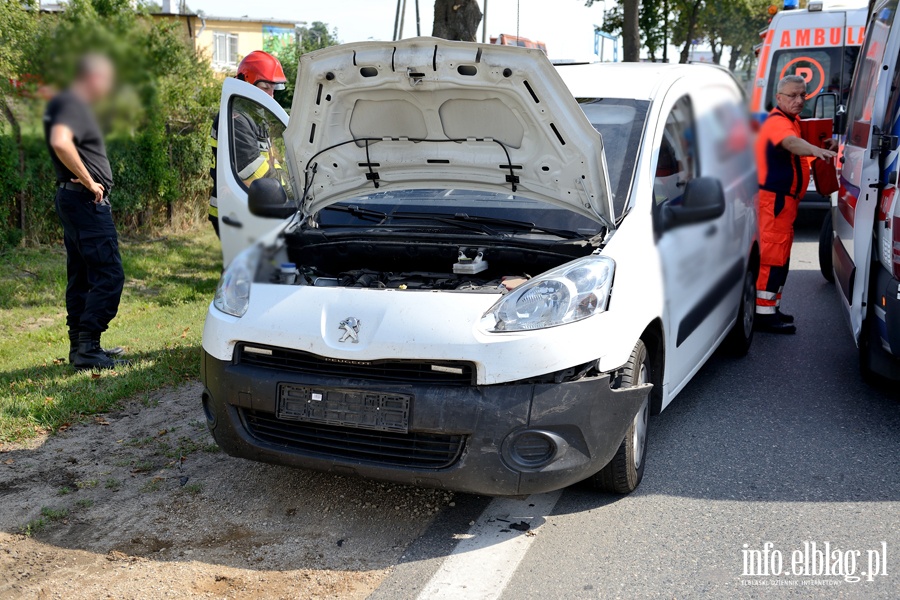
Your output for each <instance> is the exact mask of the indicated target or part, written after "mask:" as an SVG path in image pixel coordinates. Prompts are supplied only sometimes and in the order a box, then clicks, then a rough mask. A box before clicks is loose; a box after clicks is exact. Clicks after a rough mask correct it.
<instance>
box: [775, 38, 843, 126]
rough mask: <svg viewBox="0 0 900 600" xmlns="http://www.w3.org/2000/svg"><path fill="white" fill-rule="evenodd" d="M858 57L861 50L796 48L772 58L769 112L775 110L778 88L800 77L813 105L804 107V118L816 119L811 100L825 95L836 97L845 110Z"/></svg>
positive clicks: (802, 114) (781, 52)
mask: <svg viewBox="0 0 900 600" xmlns="http://www.w3.org/2000/svg"><path fill="white" fill-rule="evenodd" d="M858 56H859V46H842V47H841V46H838V47H834V48H797V49H792V50H779V51H777V52H775V54H774V55H773V56H772V68H771V69H769V82H768V86H767V91H768V93H767V94H766V95H767V97H766V111H767V112H768V111H770V110H772V109H773V108H775V92H776V88H777V87H778V82H779V81H780V80H781V79H782V78H783V77H784V76H785V75H800V76H801V77H803V79H805V80H806V82H807V86H806V89H807V94H809V96H810V101H808V102H807V103H806V106H804V107H803V112H802V113H801V114H800V116H801V117H803V118H807V117H811V116H813V115H812V112H813V104H814V103H813V101H812V97H813V96H815V95H817V94H820V93H822V92H833V93H835V94H837V95H838V104H843V105H845V106H846V104H847V98H848V96H849V95H850V81H851V79H852V78H853V67H854V66H855V65H856V58H857V57H858Z"/></svg>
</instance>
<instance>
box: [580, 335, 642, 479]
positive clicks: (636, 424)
mask: <svg viewBox="0 0 900 600" xmlns="http://www.w3.org/2000/svg"><path fill="white" fill-rule="evenodd" d="M651 381H652V378H651V376H650V355H649V353H648V352H647V346H645V345H644V342H643V341H642V340H638V343H637V344H636V345H635V347H634V350H632V351H631V357H630V358H629V359H628V362H627V363H626V364H625V368H624V369H623V370H622V385H621V387H636V386H639V385H643V384H645V383H650V382H651ZM649 417H650V398H649V394H648V397H647V398H646V399H644V403H643V404H642V405H641V408H640V410H638V412H637V414H636V415H635V416H634V420H633V421H632V422H631V425H630V426H629V427H628V431H626V432H625V439H623V440H622V443H621V444H620V445H619V449H618V450H617V451H616V455H615V456H613V458H612V460H611V461H609V464H607V465H606V466H605V467H603V469H601V470H600V472H599V473H597V474H596V475H594V476H592V477H591V479H590V483H591V485H592V486H593V487H594V488H595V489H599V490H603V491H604V492H612V493H615V494H630V493H631V492H633V491H634V490H635V489H636V488H637V486H638V484H640V482H641V479H642V478H643V477H644V465H645V464H646V462H647V421H648V419H649Z"/></svg>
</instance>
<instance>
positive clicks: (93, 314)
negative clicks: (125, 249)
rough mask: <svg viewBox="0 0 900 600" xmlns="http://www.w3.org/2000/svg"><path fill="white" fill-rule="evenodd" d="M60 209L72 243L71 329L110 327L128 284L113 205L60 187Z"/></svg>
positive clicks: (69, 267)
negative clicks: (113, 214)
mask: <svg viewBox="0 0 900 600" xmlns="http://www.w3.org/2000/svg"><path fill="white" fill-rule="evenodd" d="M56 214H57V215H59V220H60V221H61V222H62V226H63V231H64V233H65V235H64V239H65V243H66V257H67V263H66V267H67V271H68V278H69V282H68V285H67V286H66V311H67V313H68V317H67V318H66V324H67V325H68V326H69V330H70V331H71V330H76V331H84V332H90V333H101V332H103V331H106V328H107V327H108V326H109V322H110V321H111V320H112V319H113V317H115V316H116V312H118V310H119V299H120V298H121V297H122V287H123V285H124V284H125V271H124V270H123V269H122V258H121V257H120V256H119V241H118V236H117V234H116V226H115V225H114V224H113V220H112V212H111V210H110V206H109V204H108V203H106V202H104V203H102V204H95V203H94V195H93V194H90V193H86V192H78V191H73V190H67V189H64V188H59V189H58V190H57V192H56Z"/></svg>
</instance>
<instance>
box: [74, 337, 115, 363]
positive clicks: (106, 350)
mask: <svg viewBox="0 0 900 600" xmlns="http://www.w3.org/2000/svg"><path fill="white" fill-rule="evenodd" d="M101 350H102V351H103V353H104V354H105V355H106V356H108V357H109V358H116V357H117V356H122V355H123V354H125V348H123V347H121V346H116V347H115V348H101ZM76 354H78V332H77V331H69V364H70V365H74V364H75V355H76Z"/></svg>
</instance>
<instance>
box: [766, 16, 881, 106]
mask: <svg viewBox="0 0 900 600" xmlns="http://www.w3.org/2000/svg"><path fill="white" fill-rule="evenodd" d="M867 11H868V3H867V2H865V1H862V2H846V3H844V2H841V3H838V2H823V0H810V1H809V3H808V4H807V6H806V8H805V9H800V8H797V0H785V2H784V10H782V11H778V12H775V8H774V7H770V12H775V14H774V15H773V16H772V21H771V22H770V23H769V27H768V29H766V30H764V31H763V32H762V33H761V34H760V37H762V38H763V43H762V46H761V47H760V49H759V67H758V70H757V73H756V82H755V84H754V88H753V93H752V96H751V102H750V110H751V111H752V113H753V116H754V118H755V119H756V121H757V122H758V123H762V122H763V121H764V120H765V119H766V116H767V115H768V113H769V111H771V110H772V109H773V108H774V107H775V91H776V90H775V88H776V87H777V86H778V81H779V80H780V79H781V78H782V77H784V76H785V75H800V76H801V77H803V79H805V80H806V83H807V89H808V94H809V96H810V101H809V102H807V104H806V107H805V108H804V109H803V113H802V114H801V117H804V118H805V117H811V116H813V114H812V113H813V108H814V105H815V96H817V95H818V94H821V93H823V92H831V93H833V94H836V95H837V99H838V100H837V104H838V105H846V104H847V95H848V93H849V91H850V80H851V79H852V77H853V67H854V66H855V65H856V59H857V57H858V56H859V48H860V45H861V44H862V42H863V39H864V38H865V31H866V16H867ZM823 104H824V103H823ZM823 108H824V107H823ZM827 108H828V111H829V112H833V110H834V106H829V107H827ZM816 116H821V117H826V118H830V117H832V116H834V115H833V114H819V115H816Z"/></svg>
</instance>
